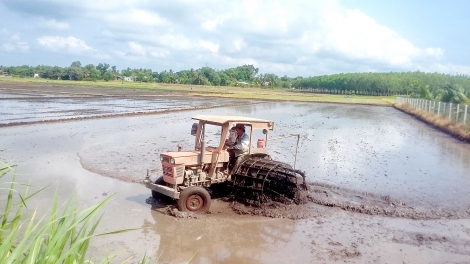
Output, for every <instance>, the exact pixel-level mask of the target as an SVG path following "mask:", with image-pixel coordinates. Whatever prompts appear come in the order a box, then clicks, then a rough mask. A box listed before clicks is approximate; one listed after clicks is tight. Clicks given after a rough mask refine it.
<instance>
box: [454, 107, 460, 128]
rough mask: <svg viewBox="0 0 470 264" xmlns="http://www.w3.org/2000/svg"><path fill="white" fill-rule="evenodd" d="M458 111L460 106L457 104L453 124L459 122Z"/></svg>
mask: <svg viewBox="0 0 470 264" xmlns="http://www.w3.org/2000/svg"><path fill="white" fill-rule="evenodd" d="M459 110H460V105H459V104H457V114H456V115H455V122H457V123H458V122H459Z"/></svg>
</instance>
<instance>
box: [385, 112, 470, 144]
mask: <svg viewBox="0 0 470 264" xmlns="http://www.w3.org/2000/svg"><path fill="white" fill-rule="evenodd" d="M393 107H395V108H396V109H398V110H400V111H402V112H404V113H407V114H410V115H412V116H414V117H416V118H418V119H419V120H421V121H423V122H425V123H427V124H429V125H431V126H434V127H436V128H437V129H439V130H441V131H443V132H444V133H447V134H449V135H451V136H453V137H455V138H457V139H459V140H461V141H463V142H467V143H470V127H468V126H466V125H464V124H461V123H456V122H454V121H452V120H449V119H448V118H446V117H443V116H439V115H436V114H432V113H429V112H426V111H423V110H421V109H416V108H414V107H412V106H411V105H410V104H407V103H405V104H399V103H396V104H394V105H393Z"/></svg>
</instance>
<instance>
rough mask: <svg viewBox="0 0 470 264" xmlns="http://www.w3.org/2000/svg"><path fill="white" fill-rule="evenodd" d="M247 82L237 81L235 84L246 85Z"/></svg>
mask: <svg viewBox="0 0 470 264" xmlns="http://www.w3.org/2000/svg"><path fill="white" fill-rule="evenodd" d="M248 84H249V83H247V82H237V86H245V85H248Z"/></svg>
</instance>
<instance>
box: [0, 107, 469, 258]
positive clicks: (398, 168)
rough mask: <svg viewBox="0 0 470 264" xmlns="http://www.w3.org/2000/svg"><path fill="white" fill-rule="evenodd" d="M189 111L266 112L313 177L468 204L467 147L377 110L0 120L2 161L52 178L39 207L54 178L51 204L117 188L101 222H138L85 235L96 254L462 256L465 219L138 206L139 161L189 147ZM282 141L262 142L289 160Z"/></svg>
mask: <svg viewBox="0 0 470 264" xmlns="http://www.w3.org/2000/svg"><path fill="white" fill-rule="evenodd" d="M212 100H215V99H212ZM196 114H231V115H248V116H253V117H260V118H269V119H273V120H274V121H275V122H276V125H275V132H274V133H272V135H270V136H272V137H276V136H280V135H285V134H288V133H300V134H302V137H301V141H300V142H301V144H300V146H301V147H300V150H299V158H298V161H297V167H298V168H300V169H302V170H305V171H306V172H307V175H308V181H309V182H311V183H314V184H318V185H332V186H335V187H340V188H347V189H348V190H355V191H358V192H359V193H361V192H369V193H372V194H379V195H390V196H393V198H396V199H403V200H406V201H407V202H408V201H409V202H410V203H420V204H424V205H435V204H438V205H439V206H445V207H453V208H464V207H465V206H467V207H468V205H469V201H468V197H469V196H468V189H470V188H468V187H469V183H468V179H467V178H468V177H467V174H465V173H464V172H465V170H467V171H468V169H469V167H468V166H469V162H470V160H469V147H468V145H463V144H461V143H459V142H457V141H455V140H453V139H452V138H450V137H447V136H446V135H443V134H441V133H440V132H437V131H435V130H433V129H432V128H429V127H427V126H425V125H422V124H421V123H420V122H418V121H416V120H414V119H412V118H410V117H408V116H406V115H405V114H403V113H401V112H398V111H396V110H394V109H392V108H385V107H367V106H343V105H333V104H304V103H263V104H257V105H249V106H244V107H227V108H218V109H206V110H195V111H188V112H178V113H167V114H159V115H151V116H133V117H119V118H110V119H96V120H85V121H77V122H63V123H50V124H41V125H30V126H21V127H10V128H1V129H0V145H1V149H4V151H3V152H0V158H2V159H4V160H8V161H10V162H11V163H14V164H18V165H19V167H18V169H17V170H18V174H19V175H20V179H24V180H25V181H27V180H29V179H31V183H32V184H34V185H37V186H45V185H49V184H51V185H52V186H51V187H49V188H48V189H47V191H45V192H42V193H40V194H39V195H38V196H37V197H36V199H35V200H33V201H31V204H30V208H35V207H36V206H38V208H39V210H40V212H41V213H45V212H46V211H47V210H48V207H50V202H51V199H52V197H53V193H54V189H55V188H56V186H57V190H58V194H59V200H60V201H64V200H65V199H66V198H68V197H70V195H71V193H73V192H74V191H76V193H77V194H76V196H77V199H78V200H79V201H80V203H81V205H83V206H88V205H92V204H95V203H97V202H98V201H100V200H102V199H104V198H105V197H107V196H108V195H111V194H112V193H114V192H117V194H116V197H115V198H114V200H113V201H112V202H111V203H110V204H108V206H107V207H106V213H105V216H104V219H103V221H102V224H101V226H100V231H111V230H114V229H118V228H132V227H140V228H141V229H140V230H139V231H135V232H131V233H127V234H123V235H118V236H112V237H99V238H97V239H95V240H94V241H93V244H92V247H93V251H94V256H95V258H94V259H100V257H102V256H104V255H105V254H106V253H109V254H112V253H116V252H120V251H122V250H123V249H126V250H128V253H126V254H124V255H123V257H124V256H129V255H133V254H134V255H136V256H138V257H139V256H142V255H143V254H144V253H148V254H152V255H155V256H160V257H159V260H158V262H159V263H179V262H187V261H189V260H191V262H193V263H220V262H223V263H240V262H242V263H286V262H293V263H312V262H325V263H332V262H352V263H358V262H361V263H384V262H394V261H395V260H396V261H397V262H400V263H401V262H403V261H405V262H412V263H443V262H448V261H449V260H451V262H457V263H458V262H460V263H464V262H465V261H468V259H469V257H470V224H469V221H468V219H460V220H447V219H441V220H409V219H406V218H389V217H380V216H370V215H364V214H359V213H352V212H348V211H344V210H341V209H339V208H331V207H324V206H320V205H316V204H313V203H309V204H305V205H302V206H301V207H299V209H300V210H303V211H305V212H308V213H307V218H306V219H303V220H296V221H294V220H290V219H271V218H264V217H258V216H243V215H236V214H234V213H233V212H232V211H231V209H230V208H229V206H228V204H227V203H226V202H223V201H219V200H216V201H214V204H213V207H212V214H209V215H202V216H196V217H197V218H189V219H176V218H174V217H171V216H168V215H166V214H165V213H163V212H164V211H165V208H166V207H165V206H166V204H159V203H157V204H154V205H153V206H150V205H148V204H146V203H145V200H146V199H147V198H148V197H149V195H150V193H149V191H148V190H147V189H145V188H144V187H143V186H141V185H140V184H138V183H134V182H139V181H140V180H141V179H142V178H143V176H144V175H145V173H146V170H147V168H148V169H150V171H151V176H152V177H154V178H155V177H157V176H158V175H159V174H160V164H159V160H158V155H159V153H160V152H162V151H167V150H175V149H176V145H177V144H178V143H179V142H182V143H183V145H184V146H185V147H186V148H191V147H192V144H193V140H194V138H193V137H191V136H190V135H189V132H190V128H191V124H192V122H191V121H190V117H191V116H194V115H196ZM292 146H295V139H286V140H284V141H275V142H271V144H270V145H269V148H270V150H271V151H272V154H273V156H274V157H275V158H277V159H281V160H284V161H286V162H293V158H292V155H291V154H293V153H295V150H294V148H293V147H292ZM103 176H106V177H103ZM116 179H118V180H116ZM0 195H2V201H3V200H4V197H3V195H4V193H0ZM137 259H138V258H137ZM137 259H136V260H135V261H134V262H131V263H137V262H138V261H137ZM392 260H393V261H392Z"/></svg>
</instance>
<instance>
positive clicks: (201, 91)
mask: <svg viewBox="0 0 470 264" xmlns="http://www.w3.org/2000/svg"><path fill="white" fill-rule="evenodd" d="M39 86H48V87H51V88H53V87H56V88H58V87H70V88H72V87H76V88H80V89H79V90H80V91H81V92H82V93H86V91H87V90H89V91H90V93H91V94H92V93H93V91H94V90H96V89H97V88H103V89H102V90H106V89H110V90H116V89H120V90H121V89H122V90H129V92H132V95H135V96H138V95H141V94H153V93H160V94H161V93H165V94H172V95H174V94H184V95H186V96H215V97H224V98H238V99H256V100H272V101H294V102H324V103H343V104H364V105H382V106H387V105H392V104H393V103H395V98H393V97H389V96H360V95H352V96H351V95H344V94H315V93H311V92H306V91H301V90H294V89H272V88H259V87H248V86H246V87H234V86H204V85H183V84H168V83H138V82H122V81H110V82H105V81H97V82H91V81H66V80H46V79H37V78H36V79H34V78H12V77H4V78H0V89H6V88H9V87H16V88H19V87H21V88H23V89H34V87H36V88H37V87H39ZM58 89H59V88H58ZM69 90H71V89H69ZM134 92H135V93H134ZM129 95H131V94H130V93H129Z"/></svg>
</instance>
